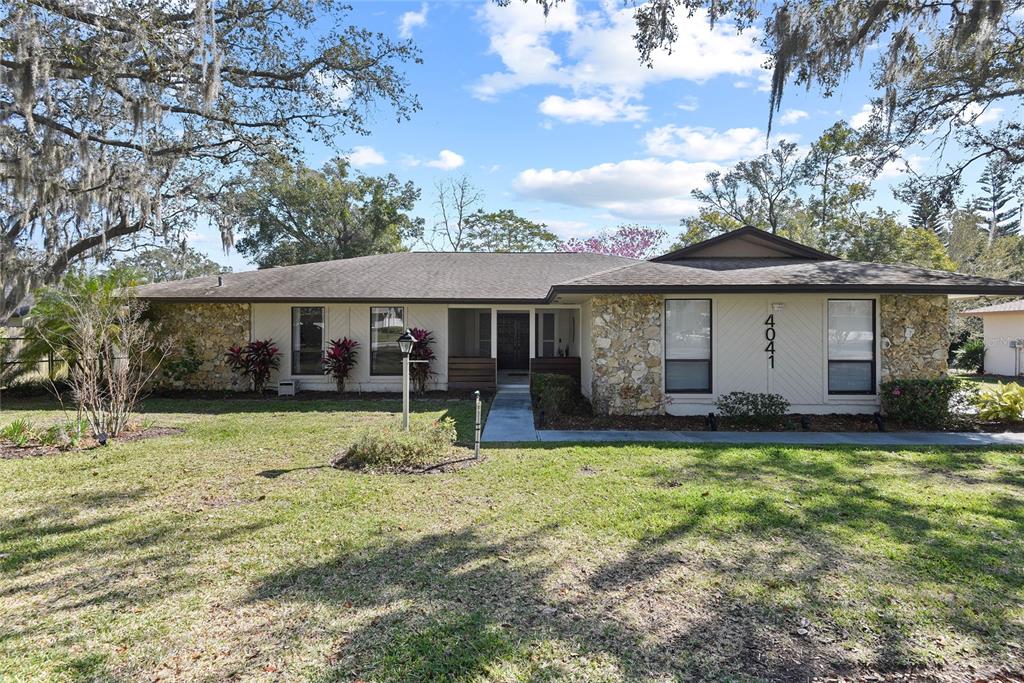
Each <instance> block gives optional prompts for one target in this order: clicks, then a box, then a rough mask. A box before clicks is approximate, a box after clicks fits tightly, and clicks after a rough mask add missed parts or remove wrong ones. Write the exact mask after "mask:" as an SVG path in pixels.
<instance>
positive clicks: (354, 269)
mask: <svg viewBox="0 0 1024 683" xmlns="http://www.w3.org/2000/svg"><path fill="white" fill-rule="evenodd" d="M616 291H650V292H686V291H705V292H709V291H720V292H727V291H741V292H743V291H779V292H781V291H821V292H843V291H847V292H853V291H856V292H900V293H936V294H993V295H995V294H999V295H1021V294H1024V283H1021V282H1009V281H1005V280H994V279H991V278H984V277H977V276H972V275H961V274H959V273H949V272H946V271H941V270H928V269H926V268H918V267H916V266H910V265H891V264H884V265H883V264H878V263H862V262H857V261H841V260H809V259H806V258H792V259H791V258H688V259H683V260H679V261H673V262H669V263H664V262H662V263H656V262H652V261H636V260H633V259H627V258H621V257H618V256H605V255H601V254H574V253H533V254H494V253H465V252H463V253H438V252H403V253H398V254H382V255H379V256H363V257H359V258H353V259H345V260H339V261H324V262H320V263H308V264H303V265H297V266H285V267H282V268H269V269H267V270H256V271H249V272H243V273H228V274H226V275H224V276H223V284H222V285H220V286H218V284H217V276H215V275H214V276H208V277H199V278H192V279H189V280H178V281H173V282H160V283H155V284H150V285H143V286H141V287H139V288H138V290H137V292H138V294H139V296H141V297H143V298H147V299H162V300H171V301H211V300H212V301H257V302H258V301H267V302H269V301H395V302H398V301H433V302H445V301H460V302H484V301H488V302H497V303H501V302H514V303H528V302H529V303H544V302H546V301H550V299H551V298H552V297H553V296H554V295H555V294H562V293H565V294H570V293H574V292H575V293H597V292H616Z"/></svg>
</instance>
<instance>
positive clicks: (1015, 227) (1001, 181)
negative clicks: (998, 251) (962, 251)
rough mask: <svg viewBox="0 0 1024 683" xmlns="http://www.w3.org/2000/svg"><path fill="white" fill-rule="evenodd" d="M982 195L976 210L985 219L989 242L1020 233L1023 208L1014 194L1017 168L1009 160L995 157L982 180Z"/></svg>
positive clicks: (979, 181)
mask: <svg viewBox="0 0 1024 683" xmlns="http://www.w3.org/2000/svg"><path fill="white" fill-rule="evenodd" d="M978 185H979V186H980V188H981V195H980V196H979V197H978V198H977V199H975V201H974V210H975V211H977V212H978V214H979V215H980V216H981V217H982V218H983V219H984V220H985V225H986V226H987V229H988V243H989V244H992V243H993V242H994V241H995V240H996V238H997V237H1006V236H1007V235H1013V234H1017V233H1019V232H1020V205H1019V202H1018V201H1017V197H1016V196H1015V195H1014V192H1013V185H1014V183H1013V168H1012V167H1011V166H1010V165H1009V164H1008V163H1006V160H1005V159H1001V158H998V157H992V158H991V159H989V161H988V163H987V164H986V165H985V171H984V172H983V173H982V174H981V178H979V179H978Z"/></svg>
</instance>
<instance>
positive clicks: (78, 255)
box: [0, 0, 418, 321]
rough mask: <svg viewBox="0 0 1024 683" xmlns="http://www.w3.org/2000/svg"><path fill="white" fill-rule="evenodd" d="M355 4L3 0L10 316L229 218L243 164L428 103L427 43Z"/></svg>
mask: <svg viewBox="0 0 1024 683" xmlns="http://www.w3.org/2000/svg"><path fill="white" fill-rule="evenodd" d="M346 13H347V8H346V7H345V6H344V5H341V4H339V3H336V2H334V1H333V0H223V1H221V2H217V3H213V2H212V1H211V0H195V2H194V4H192V3H191V2H190V1H189V0H126V1H125V2H117V3H100V2H77V1H75V0H10V1H9V2H5V3H3V5H2V6H0V181H2V183H3V185H4V191H3V192H0V298H2V301H0V321H3V320H5V319H6V318H7V317H8V315H9V314H10V312H11V311H12V310H14V309H15V308H16V307H17V306H18V305H19V303H20V302H21V301H23V300H24V298H25V295H26V293H27V292H28V291H30V290H31V289H32V288H34V287H36V286H38V285H40V284H45V283H51V282H54V281H56V280H58V279H59V278H60V276H61V274H62V273H64V272H65V271H66V270H67V269H68V267H69V266H71V265H73V264H76V263H78V262H81V261H83V260H85V259H89V258H96V259H102V258H106V257H107V256H108V248H109V247H110V246H111V245H112V244H117V243H120V244H125V243H128V244H135V243H138V244H152V243H161V242H165V241H166V242H171V243H176V242H179V241H180V238H181V236H182V235H183V234H184V232H185V231H186V230H187V229H190V228H191V227H192V226H193V225H194V223H195V219H196V218H197V216H199V215H201V214H208V215H216V214H215V213H214V212H213V211H212V207H215V206H216V203H217V201H218V199H219V193H220V191H221V189H222V187H221V185H222V181H223V180H224V179H225V178H226V177H227V175H228V174H229V173H230V169H231V167H233V166H234V165H236V164H251V163H255V162H257V161H258V160H259V159H261V158H263V157H264V156H265V154H266V153H267V151H268V150H271V149H274V150H288V151H293V150H296V149H297V148H298V147H299V146H300V144H302V143H303V142H308V141H312V142H314V143H322V144H325V145H333V144H334V142H335V140H336V139H337V136H338V135H339V134H342V133H351V132H355V133H361V132H365V131H366V128H367V125H368V122H367V112H368V110H369V107H370V106H371V105H374V104H376V103H378V102H384V103H385V104H386V105H388V106H389V107H390V108H391V110H393V111H394V113H395V114H396V116H398V117H399V118H402V117H406V116H408V115H409V113H411V112H412V111H413V110H415V109H416V108H417V107H418V103H417V102H416V100H415V98H414V97H412V96H411V95H409V94H408V93H407V92H406V82H405V79H404V77H403V75H402V73H401V72H400V71H399V68H400V66H401V65H402V63H404V62H406V61H409V60H417V59H418V56H417V53H416V51H415V49H414V48H413V47H412V46H411V44H409V43H407V42H398V43H396V42H392V41H391V40H389V39H388V38H387V37H386V36H383V35H381V34H376V33H372V32H370V31H368V30H365V29H361V28H358V27H355V26H350V25H348V23H347V21H346ZM314 24H315V25H316V28H317V33H318V37H316V38H313V37H311V32H310V30H311V29H312V28H313V26H314ZM220 227H221V231H222V237H223V241H224V243H225V245H226V246H227V245H230V244H231V243H232V240H233V234H232V228H233V226H232V225H231V224H230V222H224V223H222V224H221V226H220Z"/></svg>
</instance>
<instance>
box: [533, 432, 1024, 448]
mask: <svg viewBox="0 0 1024 683" xmlns="http://www.w3.org/2000/svg"><path fill="white" fill-rule="evenodd" d="M533 433H534V434H536V438H537V440H538V441H543V442H559V441H562V442H588V443H630V442H632V443H652V442H658V443H678V444H723V443H724V444H752V445H771V444H778V445H787V446H868V447H871V446H1019V447H1021V449H1024V433H1020V432H1000V433H991V434H989V433H980V432H670V431H626V430H592V431H587V430H557V429H552V430H534V432H533ZM527 440H530V441H532V440H533V439H532V438H530V437H527Z"/></svg>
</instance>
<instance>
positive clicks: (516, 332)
mask: <svg viewBox="0 0 1024 683" xmlns="http://www.w3.org/2000/svg"><path fill="white" fill-rule="evenodd" d="M498 369H499V370H529V369H530V314H529V313H503V312H499V313H498Z"/></svg>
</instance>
